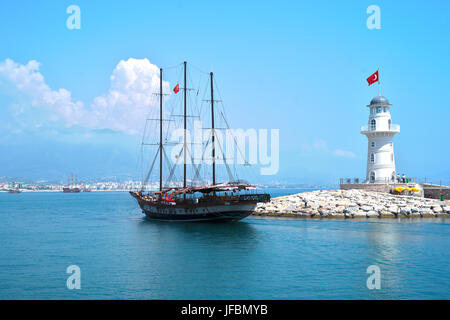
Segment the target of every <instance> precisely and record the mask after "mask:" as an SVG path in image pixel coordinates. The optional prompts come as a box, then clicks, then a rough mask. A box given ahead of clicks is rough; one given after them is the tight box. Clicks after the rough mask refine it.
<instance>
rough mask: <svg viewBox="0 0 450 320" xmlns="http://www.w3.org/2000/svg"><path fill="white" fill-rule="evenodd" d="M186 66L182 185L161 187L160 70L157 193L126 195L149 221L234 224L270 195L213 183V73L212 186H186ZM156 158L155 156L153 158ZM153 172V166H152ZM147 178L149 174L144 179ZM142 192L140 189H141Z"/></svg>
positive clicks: (241, 186)
mask: <svg viewBox="0 0 450 320" xmlns="http://www.w3.org/2000/svg"><path fill="white" fill-rule="evenodd" d="M186 69H187V64H186V62H184V87H183V88H182V89H183V95H184V97H183V127H184V137H183V160H184V163H183V184H182V187H181V184H180V186H175V187H166V188H164V187H163V169H162V168H163V153H164V151H163V129H162V128H163V121H165V119H163V80H162V75H163V74H162V73H163V70H162V69H160V79H159V80H160V90H159V119H158V120H159V144H157V145H158V151H157V152H158V155H159V191H154V192H148V193H145V192H144V190H143V189H142V190H140V191H137V192H130V194H131V195H132V196H133V197H134V198H135V199H136V200H137V201H138V204H139V206H140V207H141V209H142V212H143V213H144V214H145V215H146V216H147V218H149V219H154V220H167V221H169V220H170V221H236V220H240V219H243V218H245V217H247V216H248V215H250V214H251V213H252V212H253V211H254V210H255V208H256V206H257V204H258V202H267V201H269V200H270V195H269V194H266V193H255V192H253V191H250V190H255V189H256V188H255V186H253V185H251V184H249V183H246V182H243V181H242V180H237V181H229V182H225V183H217V182H216V139H215V138H216V134H215V126H214V125H215V123H214V120H215V119H214V101H215V100H214V85H213V80H214V78H213V73H212V72H211V73H210V74H209V76H210V84H211V87H210V103H211V105H210V107H211V156H212V158H211V160H212V163H211V166H212V181H211V182H212V183H211V184H204V185H191V186H188V184H187V175H186V171H187V168H186V164H187V152H186V150H187V137H186V132H187V129H188V128H187V117H188V115H187V90H188V89H187V81H186V80H187V77H186ZM155 156H157V155H155ZM152 168H153V165H152ZM149 175H150V172H149V174H148V175H147V176H149ZM143 188H144V186H143Z"/></svg>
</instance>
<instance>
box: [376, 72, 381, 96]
mask: <svg viewBox="0 0 450 320" xmlns="http://www.w3.org/2000/svg"><path fill="white" fill-rule="evenodd" d="M377 71H378V95H379V96H381V82H380V68H378V70H377Z"/></svg>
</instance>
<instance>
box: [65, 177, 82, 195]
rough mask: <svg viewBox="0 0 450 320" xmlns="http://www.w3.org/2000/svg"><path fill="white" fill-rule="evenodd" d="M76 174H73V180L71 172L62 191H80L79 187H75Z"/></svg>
mask: <svg viewBox="0 0 450 320" xmlns="http://www.w3.org/2000/svg"><path fill="white" fill-rule="evenodd" d="M77 184H78V183H77V176H76V175H75V182H74V175H73V174H72V176H71V177H69V178H68V181H67V187H64V188H63V192H64V193H78V192H80V191H81V189H80V188H78V187H77Z"/></svg>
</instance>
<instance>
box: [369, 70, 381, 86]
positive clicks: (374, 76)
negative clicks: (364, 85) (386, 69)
mask: <svg viewBox="0 0 450 320" xmlns="http://www.w3.org/2000/svg"><path fill="white" fill-rule="evenodd" d="M377 81H380V78H379V77H378V70H377V71H376V72H375V73H374V74H372V75H371V76H370V77H368V78H367V82H368V83H369V86H370V85H371V84H374V83H375V82H377Z"/></svg>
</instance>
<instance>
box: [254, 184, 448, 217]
mask: <svg viewBox="0 0 450 320" xmlns="http://www.w3.org/2000/svg"><path fill="white" fill-rule="evenodd" d="M253 215H255V216H273V217H298V218H332V219H333V218H334V219H339V218H341V219H345V218H402V217H405V218H408V217H417V218H420V217H450V202H448V201H439V200H435V199H426V198H421V197H414V196H401V195H392V194H389V193H382V192H373V191H364V190H318V191H312V192H304V193H298V194H294V195H289V196H284V197H278V198H274V199H272V200H271V201H270V202H268V203H261V204H258V207H257V208H256V210H255V212H254V214H253Z"/></svg>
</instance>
